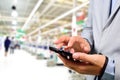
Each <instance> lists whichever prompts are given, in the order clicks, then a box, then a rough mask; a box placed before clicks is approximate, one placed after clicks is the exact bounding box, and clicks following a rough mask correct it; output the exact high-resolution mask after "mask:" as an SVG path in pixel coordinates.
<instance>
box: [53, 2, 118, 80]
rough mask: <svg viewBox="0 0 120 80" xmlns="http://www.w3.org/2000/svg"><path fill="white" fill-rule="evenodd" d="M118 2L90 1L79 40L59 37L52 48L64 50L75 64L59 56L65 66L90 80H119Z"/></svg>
mask: <svg viewBox="0 0 120 80" xmlns="http://www.w3.org/2000/svg"><path fill="white" fill-rule="evenodd" d="M119 9H120V0H90V7H89V13H88V20H87V22H86V27H85V28H84V29H83V31H82V33H81V36H73V37H68V36H62V37H61V38H59V39H58V40H57V41H56V42H55V44H57V46H58V47H61V46H66V47H65V50H69V51H71V53H73V56H72V57H73V58H74V59H75V60H82V62H80V63H76V62H72V61H69V60H68V59H65V58H63V57H62V56H60V55H58V56H59V57H60V58H61V60H62V61H63V63H64V65H65V66H67V67H69V68H71V69H73V70H75V71H77V72H79V73H82V74H90V75H95V77H94V78H93V80H120V70H119V68H120V58H119V57H120V22H119V21H120V11H119Z"/></svg>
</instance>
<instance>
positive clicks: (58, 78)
mask: <svg viewBox="0 0 120 80" xmlns="http://www.w3.org/2000/svg"><path fill="white" fill-rule="evenodd" d="M3 55H4V54H3V50H0V80H68V76H69V73H68V69H67V68H65V67H62V66H61V67H46V60H36V58H35V56H31V55H30V54H29V53H27V52H25V51H23V50H16V51H15V54H9V55H8V57H4V56H3Z"/></svg>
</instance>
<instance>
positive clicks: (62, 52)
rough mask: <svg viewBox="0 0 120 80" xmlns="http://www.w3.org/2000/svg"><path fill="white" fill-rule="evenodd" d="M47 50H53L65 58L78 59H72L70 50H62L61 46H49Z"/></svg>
mask: <svg viewBox="0 0 120 80" xmlns="http://www.w3.org/2000/svg"><path fill="white" fill-rule="evenodd" d="M49 50H51V51H54V52H56V53H58V54H60V55H61V56H62V57H64V58H66V59H68V60H71V61H78V60H74V59H73V58H72V53H70V52H68V51H64V49H63V48H61V49H57V48H55V47H52V46H49Z"/></svg>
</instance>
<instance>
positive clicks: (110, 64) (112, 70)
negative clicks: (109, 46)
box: [105, 59, 115, 75]
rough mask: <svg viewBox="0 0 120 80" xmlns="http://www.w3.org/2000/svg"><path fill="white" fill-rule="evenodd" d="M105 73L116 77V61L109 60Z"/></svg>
mask: <svg viewBox="0 0 120 80" xmlns="http://www.w3.org/2000/svg"><path fill="white" fill-rule="evenodd" d="M105 73H108V74H110V75H115V61H114V60H113V59H109V61H108V65H107V67H106V70H105Z"/></svg>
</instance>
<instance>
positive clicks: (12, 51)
mask: <svg viewBox="0 0 120 80" xmlns="http://www.w3.org/2000/svg"><path fill="white" fill-rule="evenodd" d="M14 49H15V41H14V37H12V38H11V43H10V53H11V54H13V53H14Z"/></svg>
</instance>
